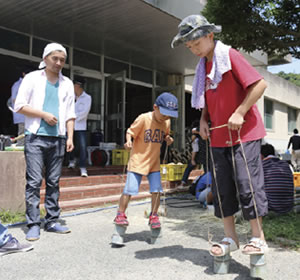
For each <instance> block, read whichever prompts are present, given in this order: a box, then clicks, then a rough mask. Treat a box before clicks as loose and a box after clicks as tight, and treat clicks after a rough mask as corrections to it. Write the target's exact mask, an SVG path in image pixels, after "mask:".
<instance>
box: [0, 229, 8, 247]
mask: <svg viewBox="0 0 300 280" xmlns="http://www.w3.org/2000/svg"><path fill="white" fill-rule="evenodd" d="M8 238H9V237H8V235H7V228H6V227H5V226H4V225H2V224H1V223H0V247H1V246H3V245H4V244H5V243H6V242H7V241H8Z"/></svg>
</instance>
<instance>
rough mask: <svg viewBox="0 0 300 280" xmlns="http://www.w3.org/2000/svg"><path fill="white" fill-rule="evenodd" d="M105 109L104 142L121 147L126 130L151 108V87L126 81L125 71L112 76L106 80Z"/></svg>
mask: <svg viewBox="0 0 300 280" xmlns="http://www.w3.org/2000/svg"><path fill="white" fill-rule="evenodd" d="M105 107H106V110H105V141H106V142H115V143H117V144H118V145H120V146H123V145H124V143H125V134H126V130H127V128H129V126H130V125H131V124H132V122H133V121H134V120H135V119H136V118H137V116H138V115H140V114H141V113H145V112H148V111H151V110H152V108H153V104H152V87H146V86H143V85H140V84H136V83H133V82H130V81H128V80H127V79H126V71H122V72H119V73H116V74H113V75H111V76H109V77H107V79H106V87H105Z"/></svg>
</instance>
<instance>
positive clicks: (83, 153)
mask: <svg viewBox="0 0 300 280" xmlns="http://www.w3.org/2000/svg"><path fill="white" fill-rule="evenodd" d="M86 136H87V133H86V130H76V131H74V146H75V149H74V150H73V151H72V152H71V153H70V160H74V159H75V156H76V155H78V154H79V167H86V158H87V150H86V146H87V137H86Z"/></svg>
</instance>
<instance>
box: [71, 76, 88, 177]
mask: <svg viewBox="0 0 300 280" xmlns="http://www.w3.org/2000/svg"><path fill="white" fill-rule="evenodd" d="M73 82H74V91H75V114H76V119H75V128H74V146H75V149H74V150H73V151H72V152H71V153H70V159H69V160H70V161H69V166H68V168H75V166H76V159H75V155H78V154H79V168H80V175H81V176H82V177H87V176H88V173H87V170H86V159H87V119H88V114H89V112H90V109H91V105H92V98H91V96H90V95H88V94H87V93H86V92H85V91H84V89H83V87H84V84H85V80H84V79H83V78H80V77H77V78H75V79H74V81H73Z"/></svg>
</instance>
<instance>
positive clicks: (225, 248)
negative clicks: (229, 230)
mask: <svg viewBox="0 0 300 280" xmlns="http://www.w3.org/2000/svg"><path fill="white" fill-rule="evenodd" d="M225 242H226V243H229V244H226V243H225ZM212 246H218V247H220V248H221V250H222V253H221V254H220V255H215V254H213V253H212V251H209V253H210V254H211V255H212V256H213V257H223V256H225V255H227V254H229V253H230V252H234V251H236V250H237V249H238V248H239V247H238V246H237V244H236V243H235V241H234V240H233V239H232V238H230V237H224V238H223V239H222V241H221V242H220V243H213V244H212Z"/></svg>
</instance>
